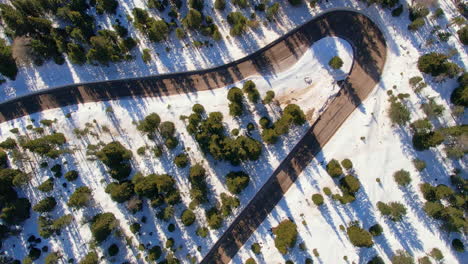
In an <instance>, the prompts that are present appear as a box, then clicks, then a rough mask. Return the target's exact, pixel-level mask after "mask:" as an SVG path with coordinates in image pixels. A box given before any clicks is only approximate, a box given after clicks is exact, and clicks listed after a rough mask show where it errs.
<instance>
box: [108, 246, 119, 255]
mask: <svg viewBox="0 0 468 264" xmlns="http://www.w3.org/2000/svg"><path fill="white" fill-rule="evenodd" d="M107 253H108V254H109V256H111V257H113V256H115V255H117V254H118V253H119V247H118V246H117V245H116V244H112V245H110V246H109V248H108V249H107Z"/></svg>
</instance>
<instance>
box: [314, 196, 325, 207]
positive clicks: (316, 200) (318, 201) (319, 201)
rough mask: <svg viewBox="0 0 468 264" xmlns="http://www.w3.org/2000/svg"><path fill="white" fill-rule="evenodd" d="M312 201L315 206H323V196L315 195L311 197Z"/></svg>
mask: <svg viewBox="0 0 468 264" xmlns="http://www.w3.org/2000/svg"><path fill="white" fill-rule="evenodd" d="M312 201H313V202H314V204H315V205H317V206H320V205H322V204H323V196H322V195H321V194H318V193H316V194H314V195H312Z"/></svg>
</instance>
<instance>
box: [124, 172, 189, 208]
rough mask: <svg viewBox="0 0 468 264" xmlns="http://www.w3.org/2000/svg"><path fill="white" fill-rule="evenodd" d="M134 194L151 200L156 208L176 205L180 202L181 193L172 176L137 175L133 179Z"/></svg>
mask: <svg viewBox="0 0 468 264" xmlns="http://www.w3.org/2000/svg"><path fill="white" fill-rule="evenodd" d="M132 183H133V185H134V192H135V193H136V194H137V195H138V196H140V197H143V198H148V199H150V200H151V204H152V205H153V206H154V207H158V206H161V205H163V204H167V205H175V204H178V203H179V202H180V193H179V190H178V189H177V186H176V182H175V180H174V178H172V176H170V175H167V174H150V175H148V176H143V175H142V174H140V173H137V174H136V175H135V176H134V177H133V179H132Z"/></svg>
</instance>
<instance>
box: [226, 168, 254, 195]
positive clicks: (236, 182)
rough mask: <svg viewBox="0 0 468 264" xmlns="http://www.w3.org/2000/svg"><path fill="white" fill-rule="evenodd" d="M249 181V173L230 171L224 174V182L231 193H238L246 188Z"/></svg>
mask: <svg viewBox="0 0 468 264" xmlns="http://www.w3.org/2000/svg"><path fill="white" fill-rule="evenodd" d="M249 181H250V177H249V175H248V174H247V173H245V172H243V171H231V172H229V173H228V174H227V175H226V184H227V187H228V190H229V192H231V193H232V194H240V193H241V192H242V190H244V189H245V188H247V186H248V185H249Z"/></svg>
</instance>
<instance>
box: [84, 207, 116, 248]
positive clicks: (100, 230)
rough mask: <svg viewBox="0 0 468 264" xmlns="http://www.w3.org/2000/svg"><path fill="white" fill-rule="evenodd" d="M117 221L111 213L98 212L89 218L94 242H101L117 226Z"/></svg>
mask: <svg viewBox="0 0 468 264" xmlns="http://www.w3.org/2000/svg"><path fill="white" fill-rule="evenodd" d="M118 225H119V222H118V220H117V219H116V218H115V216H114V214H112V213H100V214H97V215H95V216H94V217H93V219H92V220H91V227H90V228H91V233H92V234H93V237H94V239H95V240H96V242H98V243H101V242H103V241H104V240H106V239H107V237H109V235H110V234H112V232H113V231H115V230H116V229H117V228H118Z"/></svg>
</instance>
